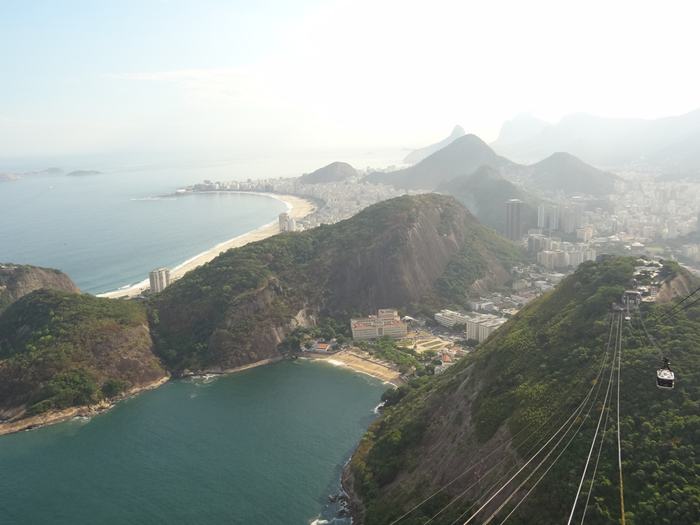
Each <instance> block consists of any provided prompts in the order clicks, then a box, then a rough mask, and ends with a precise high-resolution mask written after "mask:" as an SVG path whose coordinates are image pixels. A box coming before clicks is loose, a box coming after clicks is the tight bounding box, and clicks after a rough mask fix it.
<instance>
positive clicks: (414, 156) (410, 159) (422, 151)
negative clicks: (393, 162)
mask: <svg viewBox="0 0 700 525" xmlns="http://www.w3.org/2000/svg"><path fill="white" fill-rule="evenodd" d="M464 135H465V131H464V128H463V127H462V126H455V127H454V128H453V129H452V133H450V134H449V135H448V136H447V137H445V138H444V139H442V140H441V141H439V142H436V143H435V144H431V145H430V146H425V147H424V148H419V149H417V150H414V151H412V152H411V153H409V154H408V155H406V158H404V159H403V161H404V162H405V163H406V164H416V163H417V162H420V161H421V160H423V159H424V158H426V157H429V156H430V155H432V154H433V153H435V152H436V151H438V150H441V149H442V148H444V147H445V146H447V145H449V144H451V143H452V142H454V141H455V140H456V139H458V138H460V137H463V136H464Z"/></svg>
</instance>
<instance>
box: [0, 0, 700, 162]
mask: <svg viewBox="0 0 700 525" xmlns="http://www.w3.org/2000/svg"><path fill="white" fill-rule="evenodd" d="M698 15H700V4H698V3H697V2H694V1H687V2H677V1H673V0H670V1H666V2H658V1H653V2H646V1H640V0H637V1H625V0H618V1H615V2H611V1H609V0H605V1H598V0H587V1H581V2H570V1H563V0H559V1H551V2H549V1H542V0H530V1H527V2H523V1H504V0H486V1H481V0H473V1H471V0H470V1H467V0H461V1H442V0H431V1H430V2H427V1H421V2H413V1H410V0H402V1H384V0H371V1H365V0H352V1H345V0H337V1H336V0H326V1H320V0H300V1H294V2H292V1H284V0H266V1H249V2H244V1H237V0H229V1H215V0H196V1H195V0H191V1H175V0H173V1H167V0H161V1H157V0H135V1H131V0H114V1H107V0H53V1H51V0H44V1H42V0H31V1H26V0H0V75H2V77H1V78H0V159H1V158H14V157H32V156H47V155H76V154H94V153H122V154H129V153H130V152H158V153H164V154H168V153H169V152H183V151H187V152H191V153H193V154H197V155H202V156H205V157H216V156H221V155H226V154H227V153H228V152H231V151H249V152H254V153H256V154H260V155H274V154H276V152H279V153H280V154H282V153H284V152H305V151H309V152H311V151H334V150H342V149H346V148H413V147H420V146H424V145H426V144H429V143H432V142H435V141H437V140H439V139H441V138H443V137H444V136H447V135H448V134H449V132H450V131H451V129H452V127H453V126H454V125H455V124H460V125H462V126H463V127H464V128H465V129H466V130H467V132H471V133H476V134H477V135H479V136H481V137H482V138H484V139H485V140H487V141H491V140H494V139H495V138H496V137H497V135H498V130H499V128H500V126H501V124H502V123H503V121H504V120H507V119H510V118H512V117H514V116H515V115H516V114H519V113H532V114H534V115H536V116H538V117H540V118H544V119H545V120H549V121H556V120H558V119H559V118H561V117H562V116H564V115H566V114H569V113H574V112H588V113H593V114H596V115H601V116H611V117H642V118H658V117H663V116H668V115H674V114H681V113H685V112H687V111H691V110H693V109H697V108H700V69H699V68H698V67H697V50H698V49H700V33H698V31H697V20H698V19H699V17H698Z"/></svg>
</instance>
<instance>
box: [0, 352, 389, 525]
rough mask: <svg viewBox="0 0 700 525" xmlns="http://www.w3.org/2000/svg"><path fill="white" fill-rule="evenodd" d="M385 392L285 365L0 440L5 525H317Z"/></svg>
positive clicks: (0, 513) (187, 385)
mask: <svg viewBox="0 0 700 525" xmlns="http://www.w3.org/2000/svg"><path fill="white" fill-rule="evenodd" d="M384 389H385V387H384V386H383V385H382V384H381V383H380V382H379V381H376V380H374V379H371V378H368V377H366V376H362V375H358V374H354V373H352V372H349V371H346V370H342V369H338V368H335V367H332V366H331V365H328V364H325V363H312V362H298V361H297V362H281V363H277V364H275V365H270V366H265V367H260V368H256V369H252V370H247V371H244V372H240V373H237V374H233V375H230V376H226V377H220V378H217V379H215V380H213V381H211V382H208V383H207V382H204V381H203V380H201V379H200V380H190V381H176V382H172V383H168V384H166V385H165V386H163V387H161V388H159V389H157V390H154V391H151V392H146V393H144V394H142V395H140V396H137V397H135V398H133V399H130V400H128V401H125V402H123V403H121V404H119V405H118V406H117V407H115V408H114V409H113V410H111V411H109V412H107V413H105V414H102V415H99V416H96V417H94V418H92V419H91V420H90V421H88V422H79V421H70V422H67V423H62V424H59V425H54V426H51V427H46V428H42V429H38V430H33V431H29V432H22V433H19V434H13V435H9V436H3V437H0V495H1V496H0V522H1V523H3V524H5V523H8V524H37V523H52V524H96V523H100V524H124V523H129V524H141V523H143V524H158V523H164V524H165V523H193V524H194V523H196V524H223V523H227V524H238V523H255V524H271V525H272V524H284V525H292V524H297V523H299V524H305V523H310V522H311V521H312V520H313V519H315V518H317V517H318V516H319V512H320V511H321V510H322V509H323V508H324V506H325V505H326V501H327V496H328V494H330V493H332V492H334V491H336V490H337V489H338V480H339V477H340V470H341V467H342V465H343V463H344V462H345V461H346V460H347V458H348V457H349V456H350V454H351V452H352V450H353V449H354V447H355V446H356V445H357V442H358V441H359V439H360V437H361V435H362V433H363V432H364V430H365V429H366V428H367V426H368V424H369V423H370V422H371V420H372V418H373V417H374V415H373V408H374V407H375V406H376V405H377V403H378V402H379V398H380V395H381V393H382V392H383V390H384Z"/></svg>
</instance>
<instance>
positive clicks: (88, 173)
mask: <svg viewBox="0 0 700 525" xmlns="http://www.w3.org/2000/svg"><path fill="white" fill-rule="evenodd" d="M100 174H102V172H101V171H97V170H74V171H71V172H68V173H66V175H67V176H68V177H89V176H92V175H100Z"/></svg>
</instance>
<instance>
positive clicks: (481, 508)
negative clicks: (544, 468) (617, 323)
mask: <svg viewBox="0 0 700 525" xmlns="http://www.w3.org/2000/svg"><path fill="white" fill-rule="evenodd" d="M608 350H609V346H608V348H606V354H605V355H606V356H607V353H608ZM604 368H605V360H604V363H603V366H602V367H601V369H600V370H599V372H598V375H597V377H596V381H595V383H594V384H593V385H592V386H591V388H590V389H589V391H588V394H586V397H585V398H584V400H583V401H582V402H581V404H580V405H579V406H578V407H577V408H576V410H575V411H574V413H572V414H571V415H570V416H569V418H568V419H567V420H566V421H565V422H564V424H563V425H562V426H561V427H560V428H559V429H558V430H557V431H556V432H555V433H554V434H553V435H552V437H550V438H549V439H548V440H547V442H546V443H545V444H544V445H542V447H541V448H540V449H539V450H538V451H537V452H536V453H535V454H534V455H533V456H532V457H531V458H530V459H529V460H528V461H527V462H526V463H525V464H524V465H523V466H522V467H520V469H518V471H517V472H516V473H515V474H513V476H511V477H510V479H508V481H506V482H505V483H504V484H503V485H502V486H501V488H500V489H498V490H497V491H496V492H495V493H494V494H492V495H491V496H490V497H489V498H488V500H486V502H485V503H484V504H483V505H481V507H479V508H478V509H477V511H476V512H475V513H474V514H472V516H471V517H470V518H469V519H468V520H467V521H465V522H464V524H463V525H467V524H468V523H470V522H471V521H472V520H473V519H474V518H475V517H476V516H477V514H479V512H481V511H482V510H483V509H484V508H486V506H487V505H488V504H489V503H491V501H493V499H494V498H495V497H496V496H498V494H500V493H501V492H502V491H503V490H504V489H505V488H506V487H507V486H508V485H509V484H510V482H511V481H513V480H514V479H515V478H516V477H517V476H518V474H520V473H521V472H522V471H523V470H524V469H525V468H526V467H527V466H528V465H529V464H530V463H532V461H534V459H535V458H536V457H537V456H538V455H539V454H540V452H542V451H543V450H544V449H545V448H546V447H547V446H548V445H549V444H550V443H551V442H552V441H553V440H554V438H556V437H557V435H558V434H559V433H560V432H561V431H562V430H563V429H564V427H565V426H566V425H567V424H569V422H570V421H571V420H572V418H574V416H575V415H576V414H577V413H578V412H580V411H581V410H582V409H583V407H584V406H585V404H586V402H587V401H588V399H589V398H590V396H591V394H592V393H593V391H594V390H595V388H596V386H598V383H599V379H600V376H601V374H602V373H603V370H604ZM567 432H568V430H567ZM565 434H566V433H565ZM561 439H563V437H562V438H560V441H559V442H561ZM550 454H551V452H550Z"/></svg>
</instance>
